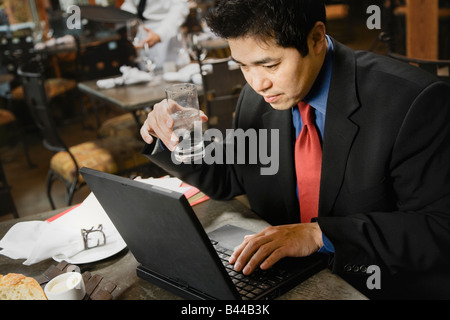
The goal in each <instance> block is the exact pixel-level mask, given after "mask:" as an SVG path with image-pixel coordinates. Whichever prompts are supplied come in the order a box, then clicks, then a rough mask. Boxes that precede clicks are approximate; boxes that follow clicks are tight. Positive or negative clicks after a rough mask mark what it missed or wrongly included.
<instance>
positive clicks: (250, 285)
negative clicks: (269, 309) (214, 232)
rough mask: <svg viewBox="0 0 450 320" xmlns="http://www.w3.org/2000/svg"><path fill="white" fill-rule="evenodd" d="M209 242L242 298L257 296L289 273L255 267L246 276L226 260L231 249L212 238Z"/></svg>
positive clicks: (247, 298)
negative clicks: (255, 268)
mask: <svg viewBox="0 0 450 320" xmlns="http://www.w3.org/2000/svg"><path fill="white" fill-rule="evenodd" d="M211 242H212V244H213V246H214V248H215V249H216V252H217V254H218V255H219V257H220V259H221V260H222V263H223V265H224V266H225V268H226V270H227V272H228V275H229V276H230V277H231V280H232V281H233V283H234V285H235V286H236V289H237V291H238V292H239V294H240V295H241V297H242V299H244V300H250V299H254V298H256V297H258V296H259V295H261V294H262V293H263V292H265V291H268V290H270V289H272V288H273V287H275V286H276V285H278V284H279V283H280V282H282V281H283V280H285V279H286V277H288V276H289V274H290V273H289V272H288V271H285V270H279V269H275V268H271V269H268V270H261V269H257V270H255V271H254V272H253V273H252V274H250V275H248V276H246V275H244V274H243V273H242V272H237V271H235V270H234V267H233V265H231V264H230V263H229V262H228V261H229V259H230V256H231V254H232V253H233V251H231V250H229V249H225V248H223V247H221V246H219V245H218V244H217V242H216V241H214V240H211Z"/></svg>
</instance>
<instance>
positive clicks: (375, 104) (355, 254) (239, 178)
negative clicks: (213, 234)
mask: <svg viewBox="0 0 450 320" xmlns="http://www.w3.org/2000/svg"><path fill="white" fill-rule="evenodd" d="M333 41H334V40H333ZM334 47H335V53H334V57H333V59H334V62H333V71H332V79H331V84H330V92H329V97H328V105H327V114H326V122H325V131H324V137H323V161H322V177H321V187H320V202H319V215H318V218H317V221H318V223H319V225H320V228H321V229H322V231H323V232H324V234H325V235H326V236H327V237H328V238H329V239H330V240H331V242H332V243H333V245H334V247H335V254H334V255H332V256H331V259H330V267H331V268H332V271H333V272H335V273H338V274H340V275H341V276H342V277H343V278H344V279H346V280H347V281H349V282H350V283H352V284H353V285H354V286H355V287H357V288H358V289H359V290H361V291H362V292H363V293H365V294H367V295H368V296H369V297H381V298H391V297H392V298H414V297H418V298H441V297H443V298H450V89H449V86H447V85H446V84H444V83H443V82H439V81H438V80H436V79H435V78H434V77H432V76H431V75H429V74H428V73H425V72H423V71H421V70H419V69H418V68H416V67H412V66H409V65H407V64H404V63H399V62H397V61H394V60H392V59H390V58H387V57H382V56H378V55H375V54H372V53H368V52H355V51H353V50H351V49H349V48H347V47H346V46H344V45H342V44H340V43H338V42H336V41H334ZM234 128H242V129H243V130H244V131H245V130H247V129H256V130H259V129H278V130H279V137H280V142H279V155H280V158H279V159H280V165H279V170H278V172H277V174H275V175H261V174H260V169H261V167H264V165H262V164H248V163H247V164H241V165H237V164H234V165H178V166H177V165H173V163H172V162H171V161H170V154H169V153H168V152H161V153H155V154H154V155H152V156H151V157H150V158H151V160H152V161H153V162H155V163H157V164H159V165H160V166H161V167H163V168H164V169H166V170H167V171H168V172H170V173H171V174H173V175H176V176H178V177H180V178H181V179H183V180H185V181H187V182H189V183H191V184H194V185H196V186H198V187H199V188H200V189H201V190H203V191H204V192H206V193H207V194H208V195H210V196H211V197H212V198H215V199H229V198H232V197H234V196H236V195H238V194H244V193H245V194H247V196H248V199H249V202H250V205H251V207H252V210H253V211H255V212H256V213H257V214H259V215H260V216H261V217H263V218H264V219H266V220H267V221H269V222H270V223H272V224H289V223H297V222H299V221H300V220H299V219H300V218H299V213H298V212H299V206H298V201H297V196H296V181H295V169H294V155H293V149H294V143H295V137H294V129H293V125H292V113H291V110H285V111H279V110H275V109H273V108H271V106H270V105H269V104H267V103H265V102H264V100H263V99H262V97H261V96H259V95H258V94H256V93H255V92H254V91H253V90H252V89H251V88H250V87H249V86H248V85H247V86H246V87H245V88H244V89H243V91H242V93H241V96H240V99H239V101H238V104H237V108H236V113H235V119H234ZM269 150H270V147H269ZM370 265H377V266H378V267H379V268H380V270H381V277H380V278H379V279H380V284H381V289H372V290H369V289H368V287H367V279H368V277H369V274H367V273H366V269H367V267H368V266H370Z"/></svg>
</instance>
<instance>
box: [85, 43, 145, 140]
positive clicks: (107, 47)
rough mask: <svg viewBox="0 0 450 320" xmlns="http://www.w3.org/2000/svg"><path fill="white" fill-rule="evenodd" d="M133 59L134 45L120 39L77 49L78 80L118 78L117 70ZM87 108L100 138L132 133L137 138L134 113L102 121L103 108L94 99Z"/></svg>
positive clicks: (129, 63)
mask: <svg viewBox="0 0 450 320" xmlns="http://www.w3.org/2000/svg"><path fill="white" fill-rule="evenodd" d="M135 56H136V51H135V49H134V47H133V45H132V44H131V43H130V42H129V41H128V40H127V39H126V38H123V37H121V38H119V39H117V40H111V41H108V42H104V43H100V44H98V45H95V46H94V45H93V46H89V47H86V48H83V49H80V57H79V60H80V69H81V75H82V76H81V78H82V80H83V81H86V80H93V79H102V78H107V77H117V76H120V75H121V72H120V67H121V66H123V65H127V66H132V65H133V64H134V59H135ZM90 105H91V106H92V109H93V111H94V114H95V119H96V128H97V130H98V135H99V137H107V136H121V135H127V134H128V132H132V131H134V136H137V135H138V132H139V129H138V123H137V122H136V120H135V117H134V116H133V114H131V113H127V114H124V115H120V116H117V117H113V118H112V119H108V120H106V121H105V122H102V121H101V120H100V114H99V110H100V109H101V108H103V107H105V106H104V105H102V104H98V101H95V100H94V99H91V100H90ZM85 112H86V111H85Z"/></svg>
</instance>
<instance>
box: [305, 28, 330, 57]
mask: <svg viewBox="0 0 450 320" xmlns="http://www.w3.org/2000/svg"><path fill="white" fill-rule="evenodd" d="M325 35H326V27H325V24H324V23H323V22H322V21H317V22H316V24H315V25H314V27H313V28H312V29H311V31H310V32H309V37H308V38H309V41H311V47H310V49H312V50H313V52H314V53H315V54H316V55H317V54H320V53H322V52H323V50H326V48H327V39H326V36H325Z"/></svg>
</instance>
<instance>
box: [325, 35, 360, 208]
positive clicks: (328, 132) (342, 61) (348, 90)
mask: <svg viewBox="0 0 450 320" xmlns="http://www.w3.org/2000/svg"><path fill="white" fill-rule="evenodd" d="M333 44H334V47H335V51H334V60H333V71H332V76H331V83H330V92H329V95H328V105H327V114H326V120H325V132H324V139H323V141H324V145H323V155H322V157H323V158H322V177H321V183H320V201H319V215H329V214H330V212H331V210H332V208H333V205H334V203H335V201H336V197H337V194H338V192H339V190H340V188H341V187H342V183H343V179H344V174H345V168H346V164H347V159H348V154H349V152H350V148H351V146H352V143H353V141H354V138H355V136H356V134H357V132H358V126H357V125H356V124H354V123H353V122H352V121H351V120H350V118H349V117H350V115H351V114H353V113H354V112H355V111H356V109H357V108H359V101H358V98H357V96H356V84H355V82H356V74H355V72H356V65H355V59H356V57H355V55H354V53H353V51H352V50H351V49H349V48H347V47H345V46H343V45H341V44H339V43H337V42H335V41H334V42H333Z"/></svg>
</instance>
